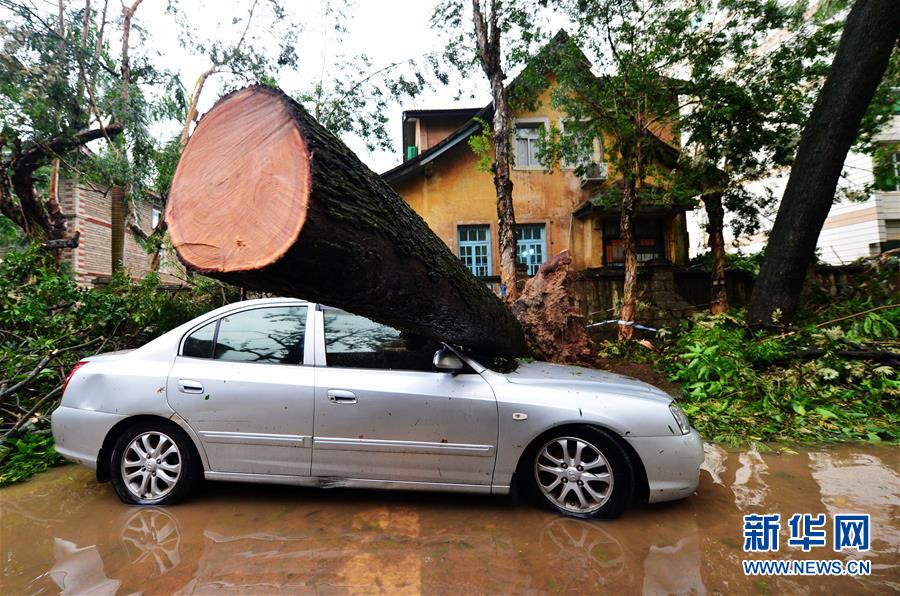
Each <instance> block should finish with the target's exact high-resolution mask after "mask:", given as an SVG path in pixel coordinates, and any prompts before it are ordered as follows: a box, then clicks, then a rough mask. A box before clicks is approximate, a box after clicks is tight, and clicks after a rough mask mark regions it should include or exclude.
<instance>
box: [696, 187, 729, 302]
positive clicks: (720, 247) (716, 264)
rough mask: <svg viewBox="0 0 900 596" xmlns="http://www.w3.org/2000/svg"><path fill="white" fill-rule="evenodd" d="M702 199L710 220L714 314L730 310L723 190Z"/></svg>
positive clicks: (708, 226)
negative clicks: (726, 277) (726, 271)
mask: <svg viewBox="0 0 900 596" xmlns="http://www.w3.org/2000/svg"><path fill="white" fill-rule="evenodd" d="M702 199H703V206H704V208H705V209H706V216H707V219H708V220H709V221H708V223H707V226H706V233H707V234H708V235H709V240H708V245H709V252H710V255H711V256H712V271H711V272H710V281H711V282H712V287H711V289H710V294H709V311H710V312H711V313H712V314H714V315H719V314H722V313H724V312H728V293H727V292H726V286H725V234H724V225H725V209H724V208H723V207H722V193H721V192H713V193H709V194H707V195H704V196H703V197H702Z"/></svg>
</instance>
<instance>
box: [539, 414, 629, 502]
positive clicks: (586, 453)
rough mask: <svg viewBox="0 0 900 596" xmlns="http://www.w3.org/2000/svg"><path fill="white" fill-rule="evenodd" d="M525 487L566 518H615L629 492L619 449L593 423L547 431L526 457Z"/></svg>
mask: <svg viewBox="0 0 900 596" xmlns="http://www.w3.org/2000/svg"><path fill="white" fill-rule="evenodd" d="M526 461H527V462H528V464H529V468H530V469H528V470H522V472H527V473H528V475H529V476H530V481H531V482H530V485H531V492H532V494H533V496H535V497H536V498H537V499H538V500H539V501H540V502H541V503H542V504H543V505H545V506H548V507H550V508H552V509H555V510H556V511H559V512H560V513H563V514H565V515H568V516H571V517H579V518H594V517H617V516H619V515H620V514H621V513H622V511H623V510H624V509H625V506H626V505H627V504H628V502H629V501H630V500H631V497H632V494H633V493H634V472H633V470H632V467H631V462H630V460H629V459H628V455H627V454H626V453H625V450H624V448H623V447H622V446H621V445H620V444H619V442H618V440H617V439H616V438H615V437H614V436H612V435H611V434H610V433H608V432H606V431H604V430H601V429H596V428H587V427H585V428H581V429H577V430H574V431H567V432H565V431H564V432H558V433H550V434H548V435H545V436H544V437H542V438H541V439H539V440H538V441H536V442H535V444H534V445H533V447H532V449H531V451H530V454H529V458H528V460H526Z"/></svg>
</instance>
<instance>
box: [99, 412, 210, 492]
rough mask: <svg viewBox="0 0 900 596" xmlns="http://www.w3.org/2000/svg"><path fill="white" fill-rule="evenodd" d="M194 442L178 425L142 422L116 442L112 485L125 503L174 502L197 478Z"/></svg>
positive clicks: (113, 455)
mask: <svg viewBox="0 0 900 596" xmlns="http://www.w3.org/2000/svg"><path fill="white" fill-rule="evenodd" d="M195 458H196V456H195V454H194V449H193V445H191V444H190V442H189V439H188V438H187V437H186V436H185V435H184V433H183V432H182V431H181V429H179V428H178V427H177V426H175V425H168V424H165V425H164V424H156V423H152V422H150V423H139V424H136V425H134V426H132V427H130V428H128V429H127V430H126V431H125V432H124V433H122V435H121V436H120V437H119V439H118V441H116V445H115V448H114V449H113V452H112V460H111V461H110V472H111V479H112V484H113V487H114V488H115V490H116V493H117V494H118V495H119V498H120V499H122V501H124V502H125V503H131V504H136V505H171V504H173V503H177V502H178V501H181V500H182V499H184V498H185V497H186V496H187V495H188V494H189V493H190V491H191V489H192V488H193V486H194V484H195V483H196V479H197V476H198V474H197V470H198V467H197V462H196V459H195Z"/></svg>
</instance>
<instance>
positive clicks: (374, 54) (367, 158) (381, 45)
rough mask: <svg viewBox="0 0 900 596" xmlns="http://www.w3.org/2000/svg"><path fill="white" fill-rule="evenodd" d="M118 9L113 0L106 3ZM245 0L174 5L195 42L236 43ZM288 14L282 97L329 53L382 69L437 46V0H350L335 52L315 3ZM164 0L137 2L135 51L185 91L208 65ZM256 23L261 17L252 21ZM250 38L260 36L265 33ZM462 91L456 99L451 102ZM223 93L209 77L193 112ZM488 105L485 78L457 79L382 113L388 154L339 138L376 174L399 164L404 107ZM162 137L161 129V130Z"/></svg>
mask: <svg viewBox="0 0 900 596" xmlns="http://www.w3.org/2000/svg"><path fill="white" fill-rule="evenodd" d="M111 4H117V3H111ZM250 4H251V1H250V0H182V1H181V2H180V3H179V5H180V6H181V8H182V10H183V11H184V13H185V15H186V16H187V17H188V19H189V20H190V22H191V25H192V27H191V29H192V31H193V34H194V35H195V36H196V39H197V40H202V39H204V38H205V39H212V38H214V37H216V36H219V37H220V38H226V37H227V36H229V35H230V36H231V37H232V39H236V38H237V37H238V36H239V35H240V32H239V29H240V28H242V25H241V24H239V25H238V27H234V26H232V24H231V19H232V17H234V16H239V17H243V15H245V14H247V11H248V7H249V6H250ZM284 4H285V6H286V7H288V10H289V11H291V13H292V14H291V16H292V17H293V18H294V19H295V20H296V21H298V22H300V23H302V25H303V28H304V30H303V32H302V34H301V40H300V41H301V43H300V44H298V47H297V52H298V55H299V62H300V69H299V71H298V72H296V73H288V74H286V75H285V76H283V77H282V78H279V83H280V84H281V85H282V86H283V87H284V88H285V90H286V91H287V92H288V93H291V92H292V91H296V90H297V89H299V88H303V87H304V83H308V82H309V81H311V80H316V79H317V78H318V77H320V76H321V75H322V73H323V68H322V66H323V64H325V76H326V78H327V76H328V72H327V71H328V67H329V66H330V65H331V64H332V63H333V61H334V59H335V55H336V54H338V53H339V52H343V53H344V54H347V55H352V54H357V53H365V54H367V55H368V56H369V58H370V60H371V63H372V69H373V70H377V69H378V68H381V67H383V66H386V65H388V64H391V63H394V62H397V61H404V60H407V59H409V58H412V57H416V56H420V55H422V54H425V53H428V52H430V51H433V50H437V49H438V44H439V41H438V39H437V36H436V35H435V33H434V31H433V30H432V29H431V28H430V25H429V18H430V15H431V12H432V10H433V8H434V6H435V5H436V4H437V2H436V0H416V1H410V0H357V2H356V8H355V9H354V10H352V11H351V13H352V15H353V16H352V18H350V19H347V20H346V21H344V22H345V23H346V26H347V29H348V33H347V35H346V39H345V43H343V44H342V45H340V46H339V47H336V46H335V44H334V40H333V38H334V36H333V34H332V32H331V31H330V27H331V25H332V24H333V23H332V19H330V18H323V14H322V6H323V4H324V2H321V1H320V0H287V1H285V2H284ZM165 5H166V2H165V1H163V0H144V2H143V4H141V6H140V8H139V9H138V13H137V20H138V22H139V24H140V26H141V29H142V30H141V37H142V39H139V40H138V42H137V43H138V44H141V45H140V46H138V47H136V48H135V51H149V52H157V51H158V52H159V53H160V57H159V58H155V59H154V62H156V63H158V64H160V65H162V66H165V67H167V68H169V69H171V70H173V71H176V72H178V73H180V74H181V78H182V81H184V84H185V86H187V87H189V86H191V85H193V83H194V81H196V79H197V77H198V76H199V75H200V73H202V72H203V71H204V70H206V68H207V67H208V63H207V61H206V60H205V59H204V57H203V56H197V55H191V53H190V52H188V51H186V50H185V49H184V48H182V47H181V44H180V43H179V28H178V27H177V26H176V25H175V23H174V20H173V18H172V16H171V15H168V14H166V11H165ZM255 21H257V22H259V23H260V24H262V20H260V19H258V18H257V19H255ZM254 33H256V34H258V35H260V36H261V37H262V38H263V39H264V38H265V35H266V33H267V32H265V31H259V30H258V29H257V30H255V31H254ZM460 90H462V91H463V93H462V97H463V98H464V99H462V100H455V97H456V96H457V95H459V91H460ZM221 93H222V79H221V77H219V78H212V79H210V81H209V82H208V83H207V87H206V88H205V89H204V91H203V93H202V95H201V101H200V106H199V112H200V113H201V114H203V113H204V112H205V111H206V110H208V109H209V108H210V107H211V106H212V104H213V103H214V102H215V100H216V99H218V97H219V96H220V94H221ZM489 100H490V88H489V87H488V84H487V80H486V79H485V78H483V77H481V76H477V77H475V76H473V77H471V78H469V79H467V80H456V81H454V82H453V83H452V84H451V85H450V86H446V87H445V86H439V87H437V88H435V89H434V90H430V91H427V92H426V93H424V94H423V95H421V96H419V97H417V98H415V100H407V101H405V102H404V103H403V104H402V105H396V104H394V105H393V106H392V107H391V109H390V111H389V114H388V116H389V118H390V128H389V131H390V133H391V139H392V141H393V143H394V144H395V150H394V151H393V152H386V151H376V152H373V153H370V152H369V151H367V149H366V147H365V143H364V142H363V141H362V140H361V139H359V138H353V137H345V138H344V141H345V142H347V144H348V145H349V146H350V147H351V148H352V149H353V150H354V151H356V153H357V154H358V155H359V157H360V158H361V159H362V160H363V161H364V162H365V163H366V164H367V165H369V167H371V168H372V169H373V170H375V171H376V172H383V171H386V170H388V169H390V168H391V167H392V166H394V165H397V164H398V163H400V162H401V161H402V159H401V153H400V144H401V139H400V136H401V114H402V111H403V110H408V109H421V108H446V107H470V106H483V105H485V104H486V103H488V101H489ZM167 132H168V131H167Z"/></svg>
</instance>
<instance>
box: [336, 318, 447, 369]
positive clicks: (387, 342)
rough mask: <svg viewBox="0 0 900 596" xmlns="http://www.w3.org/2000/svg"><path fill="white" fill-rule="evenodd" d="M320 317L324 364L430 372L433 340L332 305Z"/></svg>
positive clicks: (435, 348)
mask: <svg viewBox="0 0 900 596" xmlns="http://www.w3.org/2000/svg"><path fill="white" fill-rule="evenodd" d="M324 319H325V357H326V364H327V365H328V366H331V367H339V368H368V369H380V370H417V371H426V372H434V365H433V364H432V360H433V359H434V353H435V351H437V350H438V349H439V348H440V344H439V343H438V342H436V341H433V340H430V339H426V338H423V337H421V336H417V335H412V334H408V333H403V332H401V331H398V330H396V329H394V328H393V327H388V326H387V325H382V324H381V323H376V322H375V321H372V320H369V319H367V318H365V317H361V316H359V315H354V314H350V313H348V312H344V311H342V310H338V309H333V308H326V309H325V312H324Z"/></svg>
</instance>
